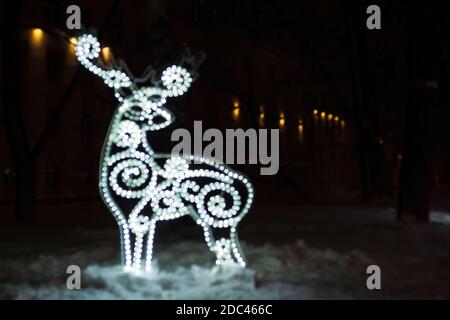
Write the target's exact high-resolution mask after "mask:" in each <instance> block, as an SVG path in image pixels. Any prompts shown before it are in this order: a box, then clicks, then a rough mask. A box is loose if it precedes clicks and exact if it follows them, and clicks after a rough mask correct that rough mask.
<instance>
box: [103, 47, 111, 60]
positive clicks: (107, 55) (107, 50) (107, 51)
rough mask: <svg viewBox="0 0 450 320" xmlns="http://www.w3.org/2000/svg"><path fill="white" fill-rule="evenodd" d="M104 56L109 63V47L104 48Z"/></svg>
mask: <svg viewBox="0 0 450 320" xmlns="http://www.w3.org/2000/svg"><path fill="white" fill-rule="evenodd" d="M102 56H103V59H104V60H105V61H109V60H110V59H111V49H110V48H109V47H104V48H103V49H102Z"/></svg>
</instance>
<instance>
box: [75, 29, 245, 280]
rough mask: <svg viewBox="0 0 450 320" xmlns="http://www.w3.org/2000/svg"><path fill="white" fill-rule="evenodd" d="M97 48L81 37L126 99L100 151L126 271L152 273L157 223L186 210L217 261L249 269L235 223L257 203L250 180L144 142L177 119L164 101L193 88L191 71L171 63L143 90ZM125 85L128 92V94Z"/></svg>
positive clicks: (95, 68)
mask: <svg viewBox="0 0 450 320" xmlns="http://www.w3.org/2000/svg"><path fill="white" fill-rule="evenodd" d="M100 51H101V50H100V43H99V42H98V40H97V39H96V38H95V37H94V36H93V35H91V34H84V35H82V36H80V37H79V38H78V41H77V44H76V50H75V53H76V56H77V58H78V60H79V61H80V63H81V64H82V65H83V66H84V67H86V68H87V69H88V70H89V71H91V72H92V73H94V74H96V75H98V76H99V77H101V78H102V79H103V81H104V82H105V84H106V85H107V86H109V87H111V88H113V89H114V91H115V97H116V98H117V99H118V100H119V102H120V103H121V104H120V105H119V107H118V108H117V110H116V111H115V113H114V116H113V119H112V123H111V126H110V129H109V132H108V134H107V137H106V141H105V144H104V148H103V151H102V157H101V165H100V181H99V185H100V191H101V195H102V197H103V200H104V202H105V204H106V205H107V207H108V208H109V209H110V210H111V212H112V214H113V215H114V217H115V218H116V220H117V222H118V224H119V229H120V233H121V242H122V260H123V263H124V269H125V270H126V271H133V272H137V273H139V272H141V271H150V270H151V264H152V256H153V240H154V236H155V230H156V222H158V221H164V220H173V219H177V218H179V217H182V216H186V215H188V216H190V217H192V218H193V219H194V221H195V222H196V223H197V224H198V225H199V226H201V227H202V229H203V232H204V237H205V240H206V243H207V245H208V247H209V249H210V250H211V251H212V252H213V253H214V254H215V255H216V264H218V265H223V264H239V265H241V266H242V267H244V266H245V265H246V262H245V258H244V256H243V254H242V250H241V247H240V245H239V240H238V236H237V225H238V223H239V221H241V219H242V218H243V217H244V216H245V215H246V213H247V212H248V210H249V209H250V207H251V204H252V202H253V187H252V185H251V183H250V181H249V180H248V179H247V178H246V177H245V176H243V175H242V174H239V173H237V172H235V171H233V170H231V169H230V168H228V167H226V166H225V165H223V164H220V163H217V162H215V161H213V160H211V159H207V158H202V157H196V156H186V157H183V156H172V155H170V154H161V153H155V152H154V151H153V149H152V148H151V147H150V145H149V144H148V141H147V137H146V136H147V132H148V131H157V130H160V129H163V128H165V127H167V126H168V125H169V124H171V123H172V122H173V120H174V117H173V115H172V113H171V112H169V111H168V110H167V109H166V108H165V107H164V104H165V103H166V100H167V98H169V97H177V96H181V95H183V94H184V93H186V92H187V91H188V89H189V87H190V86H191V83H192V81H193V78H192V76H191V73H190V72H188V71H187V70H186V69H185V68H184V67H181V66H175V65H174V66H171V67H169V68H167V69H166V70H164V71H163V73H162V77H161V79H160V81H157V82H155V83H154V84H153V86H151V87H144V88H139V87H137V85H136V82H134V81H132V80H131V78H130V77H129V76H128V75H127V74H126V73H125V72H124V71H121V70H119V69H107V68H103V67H102V66H101V64H100V65H98V64H96V63H100V61H99V55H100ZM123 88H126V89H128V91H131V93H130V94H128V95H125V94H124V93H123V91H122V90H123ZM158 119H159V120H158ZM161 119H162V121H161ZM116 198H124V199H129V201H134V204H133V207H132V209H131V210H128V211H129V212H128V211H125V210H124V209H122V208H121V207H120V206H119V203H118V201H117V200H116ZM217 229H226V230H227V231H229V235H228V236H225V237H223V236H222V237H220V238H218V239H216V237H215V230H217Z"/></svg>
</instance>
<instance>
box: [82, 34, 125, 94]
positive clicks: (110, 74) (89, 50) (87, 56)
mask: <svg viewBox="0 0 450 320" xmlns="http://www.w3.org/2000/svg"><path fill="white" fill-rule="evenodd" d="M75 54H76V56H77V58H78V61H80V63H81V64H82V65H83V66H84V67H85V68H86V69H88V70H89V71H91V72H92V73H94V74H96V75H98V76H99V77H100V78H102V79H103V81H104V82H105V84H106V85H107V86H108V87H111V88H113V89H114V91H115V96H116V98H117V99H119V101H121V100H122V97H121V93H120V89H121V88H129V87H131V85H132V81H131V79H130V77H129V76H128V75H127V74H126V73H125V72H123V71H121V70H119V69H106V68H104V67H103V66H102V65H101V64H98V62H99V59H98V57H99V55H100V42H99V41H98V40H97V38H96V37H94V36H93V35H92V34H83V35H81V36H80V37H78V41H77V45H76V48H75Z"/></svg>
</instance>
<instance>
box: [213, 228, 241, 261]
mask: <svg viewBox="0 0 450 320" xmlns="http://www.w3.org/2000/svg"><path fill="white" fill-rule="evenodd" d="M227 231H228V232H229V236H228V237H227V236H223V237H220V238H219V237H217V238H216V239H215V240H214V242H213V245H214V253H215V254H216V264H217V265H230V264H238V265H239V266H241V267H245V266H246V264H247V262H246V260H245V257H244V254H243V253H242V249H241V246H240V244H239V239H238V235H237V230H236V227H235V226H232V227H230V228H229V229H228V230H227Z"/></svg>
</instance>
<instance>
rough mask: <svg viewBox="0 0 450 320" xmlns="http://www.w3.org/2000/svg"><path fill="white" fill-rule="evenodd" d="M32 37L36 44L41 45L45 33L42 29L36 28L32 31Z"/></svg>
mask: <svg viewBox="0 0 450 320" xmlns="http://www.w3.org/2000/svg"><path fill="white" fill-rule="evenodd" d="M31 37H32V39H33V42H34V43H36V44H39V43H40V42H41V41H42V38H43V37H44V31H43V30H42V29H40V28H35V29H33V30H32V31H31Z"/></svg>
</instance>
